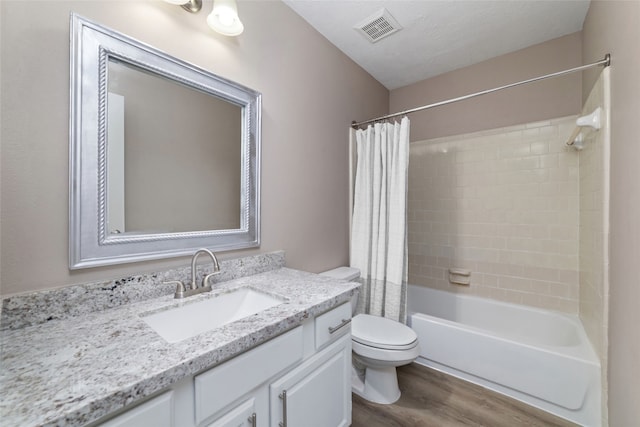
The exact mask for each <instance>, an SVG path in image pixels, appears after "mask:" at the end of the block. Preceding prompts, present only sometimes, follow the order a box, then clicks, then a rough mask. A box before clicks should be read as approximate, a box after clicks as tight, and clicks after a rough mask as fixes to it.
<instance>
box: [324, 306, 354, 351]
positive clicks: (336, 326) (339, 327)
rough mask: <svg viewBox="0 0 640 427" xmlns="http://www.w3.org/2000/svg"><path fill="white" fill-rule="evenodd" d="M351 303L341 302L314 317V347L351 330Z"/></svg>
mask: <svg viewBox="0 0 640 427" xmlns="http://www.w3.org/2000/svg"><path fill="white" fill-rule="evenodd" d="M350 323H351V304H350V303H346V304H342V305H341V306H339V307H336V308H334V309H333V310H331V311H328V312H326V313H324V314H321V315H320V316H318V317H316V349H318V348H320V347H322V346H324V345H325V344H327V343H328V342H330V341H332V340H333V339H335V338H337V337H340V336H342V335H343V334H344V333H346V332H348V331H350V330H351V327H350Z"/></svg>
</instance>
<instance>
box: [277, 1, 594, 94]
mask: <svg viewBox="0 0 640 427" xmlns="http://www.w3.org/2000/svg"><path fill="white" fill-rule="evenodd" d="M284 1H285V3H286V4H287V5H288V6H289V7H291V8H292V9H293V10H294V11H295V12H296V13H298V14H299V15H300V16H302V18H304V19H305V20H306V21H307V22H308V23H309V24H311V25H312V26H313V27H314V28H316V30H318V31H319V32H320V33H321V34H322V35H324V36H325V37H326V38H327V39H328V40H329V41H330V42H331V43H333V44H334V45H336V46H337V47H338V48H339V49H340V50H342V51H343V52H344V53H345V54H347V55H348V56H349V57H350V58H351V59H353V60H354V61H355V62H356V63H358V64H359V65H360V66H361V67H362V68H364V69H365V70H367V71H368V72H369V73H370V74H371V75H372V76H373V77H374V78H376V79H377V80H378V81H379V82H380V83H382V84H383V85H384V86H386V87H387V88H388V89H396V88H398V87H402V86H406V85H408V84H411V83H415V82H417V81H420V80H424V79H426V78H429V77H433V76H436V75H438V74H442V73H445V72H447V71H451V70H455V69H458V68H462V67H466V66H468V65H472V64H475V63H478V62H481V61H484V60H486V59H489V58H493V57H495V56H499V55H503V54H505V53H509V52H513V51H516V50H519V49H522V48H525V47H527V46H531V45H534V44H537V43H542V42H544V41H547V40H551V39H554V38H557V37H561V36H563V35H567V34H571V33H574V32H576V31H580V30H581V29H582V24H583V22H584V18H585V16H586V14H587V10H588V8H589V0H533V1H531V0H510V1H508V0H499V1H493V0H491V1H489V0H474V1H461V0H448V1H435V0H422V1H409V0H387V1H378V0H370V1H348V0H347V1H345V0H342V1H336V0H284ZM382 8H386V9H387V10H388V11H389V12H390V13H391V15H392V16H393V17H394V18H395V19H396V20H397V21H398V23H399V24H400V25H401V26H402V27H403V29H402V30H400V31H398V32H396V33H395V34H392V35H390V36H388V37H386V38H384V39H381V40H379V41H378V42H376V43H371V42H369V41H368V40H367V39H366V38H365V37H364V36H363V35H362V34H360V33H359V32H358V31H356V30H355V29H354V27H356V26H357V25H358V24H360V23H361V22H362V21H363V20H365V19H366V18H368V17H369V16H371V15H373V14H375V13H376V12H378V11H379V10H380V9H382Z"/></svg>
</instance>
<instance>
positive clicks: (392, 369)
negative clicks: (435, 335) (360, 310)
mask: <svg viewBox="0 0 640 427" xmlns="http://www.w3.org/2000/svg"><path fill="white" fill-rule="evenodd" d="M320 274H321V275H323V276H329V277H332V278H335V279H341V280H347V281H354V280H357V279H358V278H359V277H360V270H358V269H357V268H353V267H338V268H335V269H333V270H329V271H325V272H324V273H320ZM356 303H357V298H354V299H353V300H352V301H351V308H352V313H353V314H354V315H355V309H356ZM351 344H352V349H353V362H352V365H353V366H352V375H351V390H352V391H353V392H354V393H356V394H357V395H358V396H361V397H362V398H364V399H366V400H369V401H371V402H375V403H382V404H389V403H393V402H395V401H397V400H398V399H399V398H400V389H399V388H398V377H397V374H396V367H398V366H402V365H407V364H409V363H411V362H413V361H414V360H415V359H416V357H418V352H419V348H418V336H417V335H416V333H415V332H414V331H413V329H411V328H409V327H408V326H406V325H403V324H402V323H400V322H396V321H393V320H390V319H385V318H384V317H379V316H372V315H369V314H357V315H355V316H354V317H353V319H352V320H351Z"/></svg>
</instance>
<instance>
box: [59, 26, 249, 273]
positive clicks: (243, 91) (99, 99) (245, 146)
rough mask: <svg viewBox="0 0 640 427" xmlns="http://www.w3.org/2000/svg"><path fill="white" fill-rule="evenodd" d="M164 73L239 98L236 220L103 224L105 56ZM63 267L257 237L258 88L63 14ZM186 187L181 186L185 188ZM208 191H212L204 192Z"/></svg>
mask: <svg viewBox="0 0 640 427" xmlns="http://www.w3.org/2000/svg"><path fill="white" fill-rule="evenodd" d="M110 58H111V59H113V60H116V61H118V62H122V63H125V64H129V65H131V66H134V67H137V68H141V69H143V70H144V71H145V72H148V73H151V74H154V75H158V76H161V77H163V78H166V79H170V80H172V81H174V82H176V83H178V84H181V85H185V86H187V87H190V88H192V89H195V90H198V91H200V92H203V93H206V94H210V95H212V96H215V97H217V98H219V99H223V100H225V101H228V102H230V103H232V104H234V105H236V106H239V107H240V108H241V111H242V118H241V123H242V130H241V132H240V133H241V141H238V143H239V144H241V150H242V154H241V158H242V161H241V163H242V165H241V173H240V175H241V176H239V177H238V179H239V180H240V181H241V183H240V184H241V185H240V188H241V196H240V205H241V206H240V217H241V218H240V221H239V223H240V227H239V228H238V229H229V230H208V231H187V232H179V233H161V234H148V233H139V234H136V233H123V234H111V233H109V231H108V203H107V194H108V192H107V170H108V169H107V162H108V159H107V138H106V128H107V127H106V121H107V119H108V118H107V82H108V63H109V60H110ZM70 63H71V81H70V83H71V85H70V92H71V93H70V96H71V102H70V104H71V105H70V149H69V156H70V157H69V169H70V184H69V185H70V199H69V267H70V268H71V269H79V268H87V267H96V266H101V265H109V264H120V263H128V262H137V261H145V260H152V259H159V258H169V257H175V256H180V255H186V254H190V253H193V252H194V251H195V250H197V249H198V248H201V247H206V248H209V249H211V250H213V251H225V250H235V249H241V248H249V247H256V246H259V245H260V144H261V140H260V138H261V134H260V133H261V94H260V93H259V92H256V91H254V90H252V89H249V88H247V87H244V86H242V85H239V84H237V83H235V82H232V81H230V80H227V79H224V78H222V77H219V76H216V75H215V74H212V73H210V72H208V71H206V70H203V69H201V68H198V67H196V66H194V65H191V64H189V63H186V62H184V61H181V60H179V59H176V58H174V57H172V56H169V55H167V54H165V53H163V52H161V51H159V50H157V49H155V48H153V47H150V46H147V45H145V44H143V43H141V42H139V41H137V40H134V39H132V38H130V37H128V36H126V35H123V34H120V33H118V32H115V31H113V30H110V29H108V28H105V27H103V26H101V25H98V24H96V23H93V22H91V21H89V20H87V19H85V18H82V17H80V16H78V15H76V14H72V15H71V60H70ZM185 190H188V189H185ZM212 197H213V196H212Z"/></svg>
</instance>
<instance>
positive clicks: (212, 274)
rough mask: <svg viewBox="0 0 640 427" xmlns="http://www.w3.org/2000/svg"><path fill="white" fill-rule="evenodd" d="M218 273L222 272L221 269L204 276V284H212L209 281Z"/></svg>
mask: <svg viewBox="0 0 640 427" xmlns="http://www.w3.org/2000/svg"><path fill="white" fill-rule="evenodd" d="M218 274H220V270H215V271H214V272H213V273H209V274H207V275H206V276H204V278H203V279H202V286H211V284H210V283H209V278H210V277H211V276H215V275H218Z"/></svg>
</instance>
